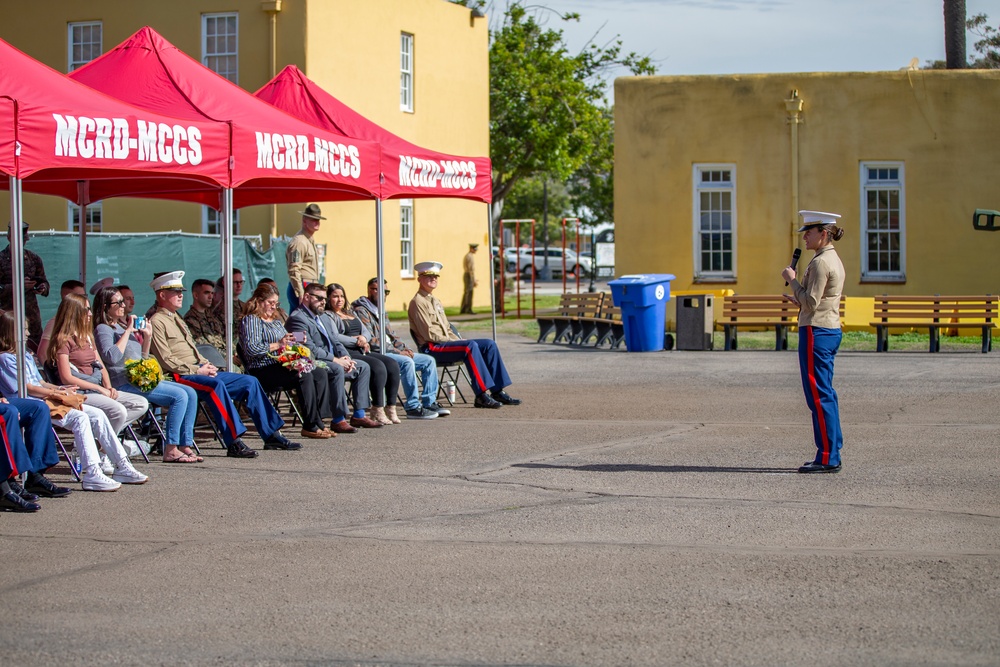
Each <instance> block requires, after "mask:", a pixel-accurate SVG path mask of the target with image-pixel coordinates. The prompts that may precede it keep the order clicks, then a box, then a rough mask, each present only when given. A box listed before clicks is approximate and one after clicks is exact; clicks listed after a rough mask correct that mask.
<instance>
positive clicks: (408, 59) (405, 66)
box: [399, 32, 414, 113]
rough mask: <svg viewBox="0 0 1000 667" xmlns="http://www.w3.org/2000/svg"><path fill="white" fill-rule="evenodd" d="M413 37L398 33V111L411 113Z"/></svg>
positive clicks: (408, 34)
mask: <svg viewBox="0 0 1000 667" xmlns="http://www.w3.org/2000/svg"><path fill="white" fill-rule="evenodd" d="M413 79H414V77H413V35H411V34H410V33H406V32H401V33H399V110H400V111H405V112H406V113H413Z"/></svg>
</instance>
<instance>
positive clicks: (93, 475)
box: [81, 466, 122, 491]
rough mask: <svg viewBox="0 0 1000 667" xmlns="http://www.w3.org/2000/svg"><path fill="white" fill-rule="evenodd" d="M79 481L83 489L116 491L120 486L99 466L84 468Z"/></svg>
mask: <svg viewBox="0 0 1000 667" xmlns="http://www.w3.org/2000/svg"><path fill="white" fill-rule="evenodd" d="M81 483H82V485H83V490H84V491H117V490H118V489H120V488H121V486H122V485H121V484H119V483H118V482H116V481H115V480H113V479H111V478H110V477H108V476H107V475H105V474H104V472H103V471H102V470H101V468H100V467H99V466H92V467H90V468H87V469H86V470H84V471H83V481H82V482H81Z"/></svg>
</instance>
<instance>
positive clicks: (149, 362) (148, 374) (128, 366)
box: [125, 357, 163, 393]
mask: <svg viewBox="0 0 1000 667" xmlns="http://www.w3.org/2000/svg"><path fill="white" fill-rule="evenodd" d="M125 374H126V375H128V381H129V384H132V385H134V386H136V387H138V388H139V391H142V392H144V393H145V392H150V391H153V389H155V388H156V385H158V384H160V380H162V379H163V371H162V370H161V369H160V364H159V362H157V361H156V359H154V358H152V357H150V358H149V359H130V360H128V361H126V362H125Z"/></svg>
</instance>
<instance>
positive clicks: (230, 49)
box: [201, 14, 239, 84]
mask: <svg viewBox="0 0 1000 667" xmlns="http://www.w3.org/2000/svg"><path fill="white" fill-rule="evenodd" d="M237 19H238V15H237V14H202V17H201V64H202V65H204V66H205V67H207V68H208V69H210V70H212V71H213V72H215V73H216V74H219V75H220V76H224V77H226V78H227V79H229V80H230V81H232V82H233V83H236V84H238V83H239V63H238V62H237V53H238V50H239V41H238V40H237V35H236V33H237V28H238V27H239V21H238V20H237Z"/></svg>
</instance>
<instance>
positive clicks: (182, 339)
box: [149, 271, 301, 458]
mask: <svg viewBox="0 0 1000 667" xmlns="http://www.w3.org/2000/svg"><path fill="white" fill-rule="evenodd" d="M183 277H184V272H183V271H173V272H171V273H162V274H157V275H156V276H155V277H154V278H153V282H151V283H150V284H149V285H150V287H152V288H153V291H155V292H156V312H155V313H154V314H153V316H152V317H151V318H150V324H152V327H153V334H152V337H153V342H152V345H151V346H150V352H152V354H153V356H154V357H156V359H157V361H159V362H160V367H161V368H162V369H163V372H164V373H165V374H169V375H172V376H173V379H174V380H175V381H177V382H180V383H182V384H186V385H187V386H189V387H191V388H192V389H194V390H195V391H196V392H198V397H199V398H201V399H202V400H204V401H205V402H206V403H207V405H208V408H209V411H210V412H211V413H212V417H213V418H214V420H215V423H216V425H217V426H218V427H219V430H220V432H221V433H222V439H223V442H225V444H226V450H227V455H228V456H232V457H236V458H253V457H255V456H257V452H255V451H254V450H252V449H250V448H249V447H248V446H247V445H246V443H244V442H243V440H241V439H240V436H242V435H243V434H244V433H245V432H246V427H245V426H244V425H243V422H241V421H240V417H239V413H238V412H237V410H236V406H235V405H234V404H233V401H234V400H237V401H244V402H245V403H246V405H247V410H248V411H249V412H250V416H251V418H252V419H253V422H254V425H255V426H256V427H257V432H258V433H260V435H261V437H262V438H264V449H298V448H300V447H301V445H300V444H298V443H294V442H289V440H288V439H287V438H286V437H285V436H284V435H282V434H281V430H280V429H281V427H282V426H284V425H285V422H284V420H283V419H282V418H281V416H280V415H278V413H277V411H276V410H275V409H274V406H272V405H271V402H270V401H269V400H267V396H266V395H265V394H264V390H263V389H262V388H261V386H260V382H258V381H257V378H255V377H252V376H249V375H241V374H239V373H227V372H225V371H220V370H219V369H218V368H217V367H216V366H214V365H213V364H211V363H209V362H208V360H207V359H205V357H203V356H202V355H201V354H199V353H198V347H197V345H196V344H195V342H194V338H192V337H191V332H190V331H188V328H187V325H186V324H185V323H184V320H183V319H182V318H181V316H180V315H178V314H177V311H178V310H180V308H181V305H183V303H184V292H185V289H184V284H183V282H181V280H182V278H183Z"/></svg>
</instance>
